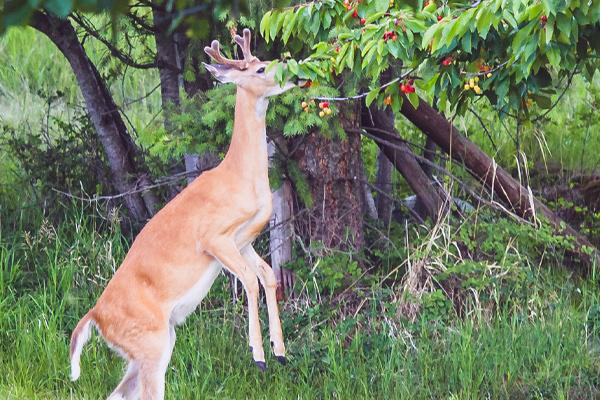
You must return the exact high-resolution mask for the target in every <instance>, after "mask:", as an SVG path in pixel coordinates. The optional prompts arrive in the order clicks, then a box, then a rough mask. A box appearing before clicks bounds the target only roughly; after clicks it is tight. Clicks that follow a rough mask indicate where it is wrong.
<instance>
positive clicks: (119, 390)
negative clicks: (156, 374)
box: [108, 361, 140, 400]
mask: <svg viewBox="0 0 600 400" xmlns="http://www.w3.org/2000/svg"><path fill="white" fill-rule="evenodd" d="M139 372H140V369H139V365H138V363H136V362H135V361H130V362H129V365H128V366H127V371H126V372H125V376H123V379H122V380H121V382H120V383H119V385H118V386H117V387H116V389H115V390H114V391H113V392H112V393H111V394H110V396H108V400H130V399H138V398H139V395H140V394H139V388H140V381H139Z"/></svg>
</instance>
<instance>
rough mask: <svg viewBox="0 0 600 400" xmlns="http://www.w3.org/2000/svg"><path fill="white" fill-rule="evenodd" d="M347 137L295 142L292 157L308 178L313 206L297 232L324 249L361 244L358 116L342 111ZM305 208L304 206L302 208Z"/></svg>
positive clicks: (312, 136)
mask: <svg viewBox="0 0 600 400" xmlns="http://www.w3.org/2000/svg"><path fill="white" fill-rule="evenodd" d="M340 115H344V119H343V120H342V125H343V126H344V129H345V130H346V138H345V139H341V138H339V137H334V138H327V137H326V136H325V135H323V134H322V133H320V132H312V133H309V134H307V135H306V136H303V137H300V138H296V139H294V142H293V143H292V145H291V147H295V151H294V153H293V155H292V158H293V159H294V160H296V161H297V163H298V166H299V167H300V170H301V171H302V172H303V174H304V176H305V177H306V178H307V180H308V183H309V187H310V190H311V196H312V202H313V204H312V205H311V206H310V207H307V208H309V211H310V212H309V215H308V217H307V218H303V219H302V221H298V224H297V226H298V230H299V232H301V234H302V235H303V236H304V237H307V238H308V239H309V240H310V241H311V242H316V241H320V242H322V243H323V245H324V246H325V247H327V248H340V249H351V250H353V249H357V248H359V247H361V246H362V244H363V213H362V210H363V195H362V183H361V182H360V179H359V177H360V175H361V174H360V168H362V163H361V158H360V135H359V134H358V133H357V132H356V130H357V127H358V124H357V121H358V118H357V113H356V112H355V111H354V110H352V109H346V110H341V111H340ZM305 206H306V205H305Z"/></svg>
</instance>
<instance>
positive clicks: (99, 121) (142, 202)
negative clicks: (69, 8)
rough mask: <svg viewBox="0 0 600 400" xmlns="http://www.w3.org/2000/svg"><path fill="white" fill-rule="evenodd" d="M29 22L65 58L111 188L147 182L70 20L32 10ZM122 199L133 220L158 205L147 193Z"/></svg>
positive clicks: (122, 189)
mask: <svg viewBox="0 0 600 400" xmlns="http://www.w3.org/2000/svg"><path fill="white" fill-rule="evenodd" d="M30 24H31V26H32V27H34V28H35V29H37V30H39V31H40V32H42V33H44V34H45V35H46V36H48V38H50V40H52V42H54V44H55V45H56V46H57V47H58V49H59V50H60V51H61V52H62V53H63V55H64V56H65V57H66V58H67V60H68V61H69V64H70V65H71V68H72V69H73V72H74V73H75V77H76V79H77V82H78V84H79V88H80V89H81V93H82V95H83V98H84V100H85V103H86V106H87V109H88V113H89V115H90V118H91V120H92V123H93V124H94V128H95V129H96V133H97V134H98V137H99V138H100V142H101V143H102V146H103V147H104V151H105V152H106V158H107V160H108V163H109V166H110V171H111V175H112V183H113V185H114V187H115V188H116V189H117V190H118V191H119V192H120V193H127V192H132V191H135V190H137V189H138V188H140V187H143V186H145V185H146V184H149V183H150V179H149V177H148V175H147V174H146V173H145V172H144V171H143V170H142V168H140V167H139V166H138V165H137V160H136V156H137V157H139V153H138V151H137V148H136V146H135V144H134V142H133V140H132V139H131V136H130V135H129V133H128V132H127V128H126V127H125V124H124V122H123V119H122V118H121V115H120V114H119V110H118V109H117V106H116V104H115V103H114V101H113V99H112V96H111V94H110V92H109V90H108V88H107V87H106V84H105V83H104V80H103V79H102V77H101V76H100V74H99V72H98V70H97V69H96V67H95V66H94V64H93V63H92V62H91V61H90V59H89V58H88V57H87V55H86V53H85V50H84V48H83V46H82V44H81V43H80V42H79V39H78V37H77V34H76V33H75V30H74V29H73V26H72V25H71V23H70V22H69V21H68V20H62V19H58V18H56V17H53V16H51V15H47V14H43V13H41V12H36V13H34V15H33V17H32V18H31V22H30ZM124 200H125V205H126V207H127V209H128V210H129V212H130V214H131V217H132V218H133V219H134V220H135V221H136V222H137V223H143V222H144V221H146V220H147V219H148V218H149V217H151V216H152V214H153V213H154V211H155V210H156V209H157V207H158V199H157V198H156V196H155V195H154V194H153V193H151V192H145V193H143V194H142V193H139V192H138V193H132V194H130V195H127V196H125V197H124Z"/></svg>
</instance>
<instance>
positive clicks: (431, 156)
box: [421, 137, 435, 179]
mask: <svg viewBox="0 0 600 400" xmlns="http://www.w3.org/2000/svg"><path fill="white" fill-rule="evenodd" d="M423 158H425V159H426V160H427V161H429V162H432V163H434V162H435V142H434V141H433V139H431V138H430V137H427V141H426V142H425V148H424V149H423ZM421 168H423V171H425V173H426V174H427V176H428V177H429V178H430V179H431V178H432V177H433V175H432V172H433V169H432V168H431V164H427V163H423V164H421Z"/></svg>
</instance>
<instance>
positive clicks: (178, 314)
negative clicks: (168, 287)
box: [170, 261, 222, 325]
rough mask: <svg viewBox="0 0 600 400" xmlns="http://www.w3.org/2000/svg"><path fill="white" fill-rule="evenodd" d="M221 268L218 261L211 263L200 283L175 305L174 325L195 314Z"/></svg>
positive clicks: (173, 313)
mask: <svg viewBox="0 0 600 400" xmlns="http://www.w3.org/2000/svg"><path fill="white" fill-rule="evenodd" d="M221 268H222V267H221V264H220V263H219V262H218V261H213V262H211V263H210V264H209V265H208V267H207V268H206V271H205V272H204V274H203V275H202V276H201V277H200V279H199V280H198V282H196V283H195V284H194V286H192V287H191V288H190V290H188V291H187V292H186V293H185V294H184V295H183V296H182V297H181V298H179V299H178V300H177V301H176V302H175V303H174V304H173V308H172V311H171V318H170V322H171V324H172V325H179V324H181V323H183V321H185V319H186V317H187V316H188V315H190V314H191V313H192V312H194V310H195V309H196V307H198V305H199V304H200V302H201V301H202V299H203V298H204V297H205V296H206V294H207V293H208V291H209V290H210V288H211V286H212V284H213V282H214V281H215V279H217V276H219V273H220V272H221Z"/></svg>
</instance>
